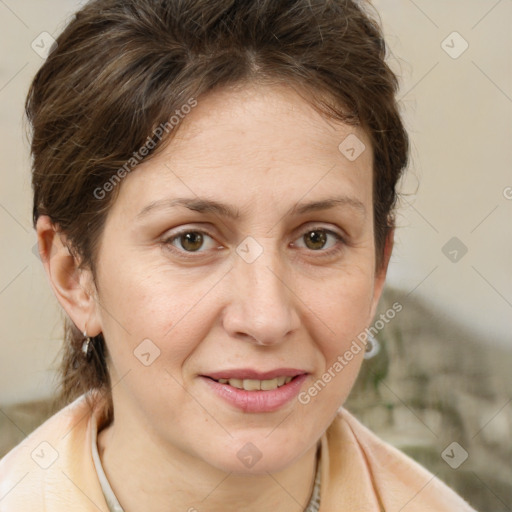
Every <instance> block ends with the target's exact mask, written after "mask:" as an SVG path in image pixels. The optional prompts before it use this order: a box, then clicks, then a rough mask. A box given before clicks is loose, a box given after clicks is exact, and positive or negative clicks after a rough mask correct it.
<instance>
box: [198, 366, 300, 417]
mask: <svg viewBox="0 0 512 512" xmlns="http://www.w3.org/2000/svg"><path fill="white" fill-rule="evenodd" d="M306 378H307V374H302V375H298V376H297V377H295V378H294V379H293V380H291V381H290V382H288V384H285V385H284V386H281V387H279V388H277V389H272V390H268V391H261V390H260V391H246V390H245V389H238V388H235V387H233V386H230V385H229V384H221V383H220V382H217V381H215V380H213V379H210V378H208V377H203V376H201V379H203V380H204V381H205V382H206V384H208V386H210V389H212V390H213V391H214V392H215V393H216V394H217V395H218V396H220V397H221V398H223V399H224V400H226V402H228V403H230V404H231V405H234V406H235V407H237V408H238V409H241V410H242V411H244V412H273V411H277V410H278V409H279V408H281V407H282V406H283V405H285V404H286V403H287V402H289V401H290V400H292V399H293V398H295V397H296V396H297V395H298V394H299V391H300V388H301V386H302V383H303V382H304V381H305V380H306Z"/></svg>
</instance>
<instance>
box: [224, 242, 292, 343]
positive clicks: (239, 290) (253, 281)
mask: <svg viewBox="0 0 512 512" xmlns="http://www.w3.org/2000/svg"><path fill="white" fill-rule="evenodd" d="M255 242H256V241H255V240H254V239H253V240H249V241H248V242H247V244H248V245H247V246H244V243H242V244H240V247H239V248H238V251H237V252H238V253H239V257H237V258H236V261H235V265H234V268H233V271H232V272H231V274H232V279H234V283H233V286H234V287H235V289H236V291H235V294H234V297H235V298H234V300H233V303H232V304H231V307H232V309H231V311H230V312H229V313H228V315H227V317H226V328H227V329H228V330H230V331H231V334H232V335H237V336H240V335H242V334H243V335H246V336H249V337H250V338H251V339H253V340H256V341H257V342H258V343H260V344H265V345H269V344H274V343H278V342H279V341H282V340H283V339H284V338H285V336H286V335H287V334H288V333H289V332H291V331H293V330H295V329H296V328H297V326H298V314H297V311H296V309H295V305H294V301H293V294H291V292H290V289H289V288H288V287H287V284H286V266H285V265H283V263H282V261H281V256H280V254H279V251H278V249H277V248H275V247H274V246H273V243H274V242H273V240H272V239H270V238H267V239H266V243H265V241H263V242H262V241H258V242H256V243H255ZM244 250H245V252H244ZM251 251H252V256H251V257H250V258H249V257H247V254H249V253H250V252H251ZM257 252H259V255H258V254H257ZM253 258H255V259H253Z"/></svg>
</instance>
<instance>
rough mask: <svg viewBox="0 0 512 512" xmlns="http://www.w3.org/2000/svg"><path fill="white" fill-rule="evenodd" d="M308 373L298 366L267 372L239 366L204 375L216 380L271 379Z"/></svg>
mask: <svg viewBox="0 0 512 512" xmlns="http://www.w3.org/2000/svg"><path fill="white" fill-rule="evenodd" d="M304 373H308V372H306V371H305V370H298V369H297V368H276V369H275V370H270V371H266V372H260V371H258V370H254V369H252V368H237V369H233V370H219V371H217V372H212V373H208V374H204V375H203V376H204V377H210V378H212V379H215V380H219V379H242V380H243V379H255V380H270V379H275V378H276V377H295V376H297V375H302V374H304Z"/></svg>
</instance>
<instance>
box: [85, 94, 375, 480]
mask: <svg viewBox="0 0 512 512" xmlns="http://www.w3.org/2000/svg"><path fill="white" fill-rule="evenodd" d="M347 137H350V138H349V139H347V140H346V141H345V139H346V138H347ZM356 137H357V139H356ZM344 141H345V142H344ZM361 142H362V143H364V144H365V146H366V149H365V150H363V147H362V146H361V145H360V144H361ZM341 143H343V144H342V147H341V149H342V150H343V151H342V150H340V149H339V146H340V144H341ZM361 151H362V152H361ZM359 153H361V154H359ZM355 157H357V158H355ZM119 186H120V191H119V192H120V193H119V196H118V198H117V199H116V201H115V203H114V204H113V207H112V209H111V210H110V212H109V214H108V217H107V221H106V225H105V229H104V232H103V235H102V238H101V242H100V246H99V252H98V266H97V276H96V277H97V280H96V284H97V301H98V304H99V306H98V307H97V311H96V313H95V317H94V318H95V320H94V322H93V323H95V325H97V326H98V328H100V329H101V330H102V331H103V333H104V336H105V339H106V342H107V346H108V350H109V352H110V356H111V360H110V372H111V378H112V384H113V399H114V411H115V418H116V420H115V421H117V420H119V421H118V424H119V428H126V429H130V430H131V431H132V433H133V435H134V436H137V435H138V434H140V433H142V432H145V435H146V436H147V438H148V439H151V442H152V443H154V445H155V446H158V447H159V448H162V447H163V448H164V449H168V450H170V452H172V453H181V454H182V455H183V456H184V457H193V458H194V459H199V460H200V461H203V462H206V463H208V464H210V465H212V466H215V467H217V468H220V469H222V470H224V471H233V472H253V473H262V472H265V471H277V470H280V469H283V468H285V467H287V466H288V465H289V464H291V463H292V462H293V461H295V460H297V459H298V458H299V457H300V456H301V455H303V454H304V453H306V451H307V450H308V449H311V448H312V447H313V446H314V444H315V443H316V442H317V440H318V439H319V437H320V436H321V435H322V433H323V432H324V431H325V429H326V428H327V427H328V425H329V424H330V422H331V421H332V419H333V417H334V415H335V413H336V411H337V409H338V408H339V407H340V406H341V405H342V404H343V402H344V400H345V399H346V397H347V395H348V393H349V390H350V388H351V386H352V384H353V382H354V380H355V378H356V376H357V373H358V370H359V367H360V364H361V362H362V359H363V352H364V350H359V351H356V350H353V349H352V353H353V358H352V359H351V360H350V361H347V360H346V358H343V356H344V354H345V352H346V351H347V350H349V349H350V347H351V345H352V344H353V341H354V340H355V339H356V338H357V335H358V334H359V333H361V332H362V331H363V330H364V329H365V328H366V327H367V326H368V325H369V323H370V322H371V320H372V317H373V314H374V308H375V306H376V302H377V300H378V296H379V295H380V291H381V288H382V284H383V277H384V276H383V273H382V274H379V275H377V276H376V275H375V272H374V267H375V246H374V232H373V208H372V155H371V150H370V143H369V141H368V138H367V137H366V135H365V133H364V132H362V131H361V130H360V129H357V128H354V127H349V126H347V125H343V124H340V123H335V122H333V121H327V120H326V119H325V118H323V117H322V116H320V115H319V114H318V113H317V112H315V111H314V110H313V109H312V108H311V107H310V106H309V104H308V103H307V102H305V101H304V100H303V99H302V98H301V97H300V96H298V95H297V94H296V93H295V92H294V91H293V89H291V88H286V87H284V86H252V87H249V86H247V87H244V88H242V89H240V90H238V91H234V90H231V91H228V90H223V91H220V92H216V93H214V94H211V95H209V96H207V97H205V98H204V99H201V100H200V101H199V102H198V105H197V106H196V107H195V108H193V109H192V111H191V112H190V113H189V114H188V115H187V117H186V118H185V120H184V123H183V125H182V126H181V128H180V129H179V131H178V132H177V133H176V136H175V138H174V139H173V140H172V142H171V143H170V144H169V145H168V146H167V147H166V149H165V150H163V151H162V152H161V153H160V154H159V155H158V156H156V157H155V158H153V159H152V160H150V161H148V162H146V163H143V164H141V165H140V166H139V167H137V168H136V169H135V170H133V171H132V172H131V173H130V174H129V175H128V176H127V177H126V178H125V179H124V180H123V182H122V183H121V184H120V185H119ZM352 346H353V345H352ZM339 357H340V358H343V360H344V361H345V364H343V365H342V369H341V370H340V369H339V365H335V362H336V361H338V362H339V361H340V359H339ZM340 364H341V363H340ZM334 368H336V370H335V369H334ZM329 371H330V374H331V379H324V380H330V382H328V383H325V382H323V384H322V385H319V384H317V388H318V389H320V391H317V393H316V395H315V393H314V392H312V393H310V392H308V390H309V389H310V388H311V386H312V385H313V384H314V383H315V382H316V381H318V379H322V375H324V374H326V372H327V373H329ZM265 374H266V375H265ZM244 377H245V379H244ZM281 377H295V378H294V379H293V380H292V381H291V382H289V383H287V384H285V385H284V386H283V387H282V388H278V389H277V390H276V389H274V388H275V387H276V385H280V384H282V383H283V380H284V379H283V378H281ZM230 378H231V379H233V380H228V381H227V382H224V381H222V380H221V382H216V380H217V381H218V380H219V379H230ZM214 379H216V380H214ZM275 379H277V380H275ZM288 380H289V378H288V379H286V381H285V382H287V381H288ZM241 387H244V388H248V390H245V389H239V388H241ZM261 387H263V389H260V390H254V389H253V388H258V389H259V388H261ZM267 388H268V389H267ZM313 395H315V396H313ZM137 439H138V438H135V439H134V443H137Z"/></svg>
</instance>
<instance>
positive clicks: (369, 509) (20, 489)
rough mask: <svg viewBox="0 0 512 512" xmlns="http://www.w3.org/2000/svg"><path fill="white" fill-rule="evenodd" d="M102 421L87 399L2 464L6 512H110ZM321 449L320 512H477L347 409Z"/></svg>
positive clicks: (0, 486)
mask: <svg viewBox="0 0 512 512" xmlns="http://www.w3.org/2000/svg"><path fill="white" fill-rule="evenodd" d="M101 421H102V408H101V407H100V406H97V407H96V408H95V409H94V410H93V411H91V410H90V408H89V407H88V405H87V402H86V401H85V397H84V396H82V397H81V398H79V399H77V400H76V401H75V402H73V403H72V404H70V405H68V406H67V407H65V408H64V409H62V410H61V411H59V412H58V413H57V414H55V415H54V416H53V417H51V418H50V419H49V420H47V421H46V422H45V423H44V424H43V425H41V426H40V427H39V428H38V429H37V430H35V431H34V432H33V433H32V434H31V435H29V436H28V437H27V438H26V439H25V440H24V441H23V442H22V443H20V444H19V445H18V446H16V447H15V448H14V449H13V450H11V451H10V452H9V453H8V454H7V455H6V456H5V457H4V458H3V459H2V460H1V461H0V512H36V511H37V512H43V511H44V512H70V511H80V512H89V511H90V512H98V511H101V512H108V507H107V504H106V502H105V499H104V497H103V493H102V490H101V487H100V483H99V480H98V477H97V475H96V471H95V468H94V463H93V460H92V455H91V446H92V444H91V442H92V441H91V433H92V429H93V428H96V427H95V425H97V424H101ZM321 445H322V448H321V449H322V452H321V469H322V479H321V499H320V502H321V505H320V512H383V511H384V512H399V511H400V512H475V510H474V509H473V508H471V507H470V506H469V505H468V504H467V503H466V502H465V501H464V500H463V499H462V498H460V497H459V496H458V495H457V494H455V492H453V491H452V490H451V489H449V488H448V487H447V486H446V485H445V484H443V483H442V482H441V481H440V480H438V479H437V478H436V477H435V476H433V475H432V474H431V473H429V472H428V471H427V470H425V469H424V468H422V467H421V466H419V465H418V464H417V463H416V462H414V461H413V460H412V459H410V458H408V457H407V456H406V455H404V454H403V453H401V452H400V451H398V450H396V449H395V448H393V447H392V446H391V445H389V444H387V443H384V442H383V441H382V440H380V439H379V438H378V437H376V436H375V434H373V433H372V432H370V431H369V430H368V429H367V428H366V427H364V426H363V425H362V424H361V423H359V422H358V421H357V420H356V419H355V418H354V417H353V416H352V415H351V414H350V413H349V412H348V411H347V410H345V409H341V410H340V412H338V414H337V416H336V418H335V420H334V421H333V423H332V424H331V425H330V427H329V428H328V429H327V431H326V432H325V434H324V435H323V436H322V438H321ZM45 466H47V467H46V469H45Z"/></svg>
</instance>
